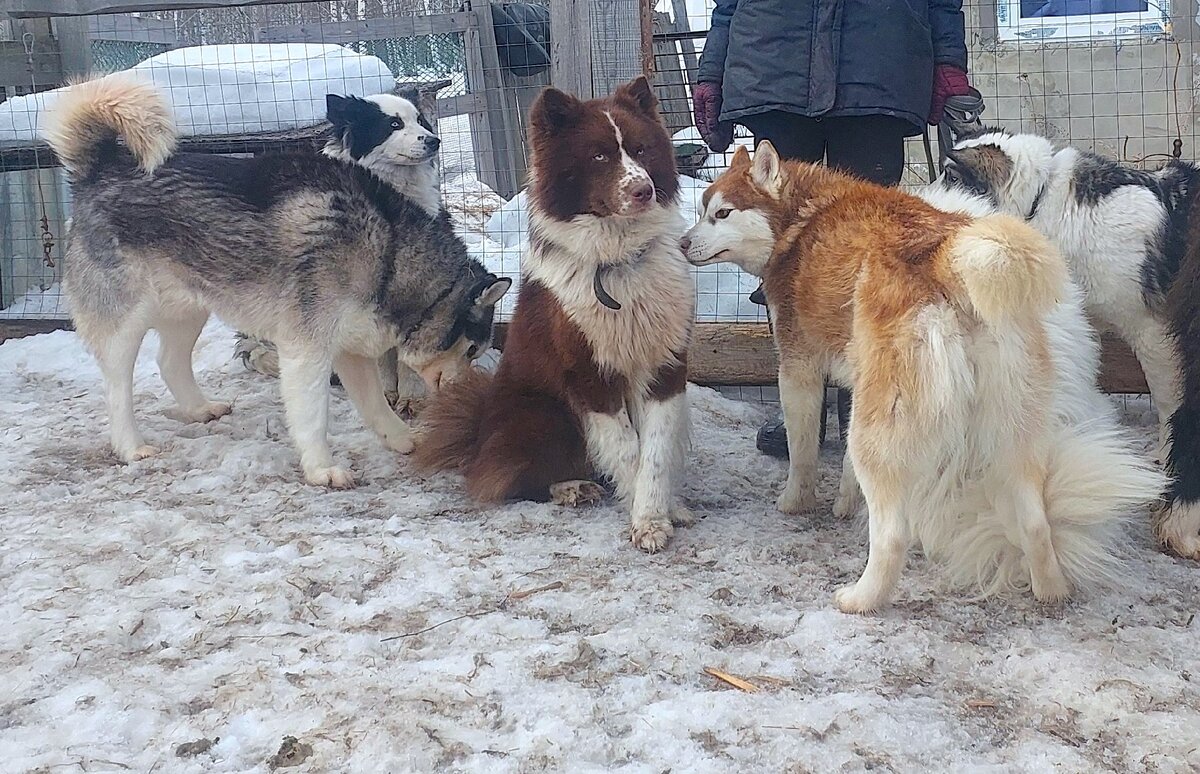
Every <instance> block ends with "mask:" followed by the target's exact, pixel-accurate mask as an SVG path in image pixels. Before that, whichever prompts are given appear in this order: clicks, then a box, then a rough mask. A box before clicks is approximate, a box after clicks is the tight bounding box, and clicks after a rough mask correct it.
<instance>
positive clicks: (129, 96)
mask: <svg viewBox="0 0 1200 774" xmlns="http://www.w3.org/2000/svg"><path fill="white" fill-rule="evenodd" d="M43 134H44V136H45V137H46V138H47V140H48V141H49V142H50V144H51V146H52V147H53V148H54V151H55V152H56V153H57V154H58V156H59V158H60V160H61V161H62V163H63V165H64V166H65V167H66V168H67V170H68V171H69V172H70V173H71V176H72V193H73V196H74V207H75V210H74V215H73V219H72V225H71V231H70V237H69V245H68V248H67V256H66V260H67V265H66V277H65V285H66V292H67V294H68V297H69V300H70V303H71V310H72V316H73V318H74V322H75V326H76V329H77V330H78V332H79V335H80V336H81V337H82V338H83V339H84V341H85V342H86V343H87V345H88V346H89V347H90V348H91V350H92V351H93V352H94V353H95V355H96V357H97V359H98V360H99V362H100V367H101V370H102V371H103V374H104V380H105V389H106V393H107V400H108V411H109V421H110V423H111V434H112V444H113V447H114V449H115V450H116V452H117V454H118V455H119V456H120V457H121V459H122V460H125V461H127V462H128V461H133V460H137V459H141V458H144V457H148V456H151V455H153V454H155V453H156V452H157V449H155V448H154V447H152V446H148V445H147V444H146V443H145V441H144V440H143V439H142V436H141V434H140V433H139V432H138V429H137V426H136V423H135V421H134V413H133V366H134V361H135V359H136V358H137V353H138V349H139V347H140V345H141V341H142V338H143V337H144V336H145V334H146V331H147V330H149V329H150V328H154V329H156V330H157V331H158V334H159V339H160V348H159V354H158V363H159V369H160V371H161V373H162V376H163V380H164V381H165V382H166V384H167V387H168V389H169V390H170V392H171V394H172V395H173V396H174V398H175V400H176V401H177V402H178V403H179V406H180V408H181V409H182V413H183V415H184V416H185V417H186V418H188V419H190V420H192V421H209V420H212V419H216V418H218V417H220V416H223V415H224V414H227V413H228V412H229V405H228V404H225V403H217V402H214V401H211V400H209V399H208V398H206V397H205V396H204V395H203V394H202V393H201V391H200V388H199V386H198V385H197V384H196V379H195V376H194V374H193V371H192V349H193V347H194V345H195V342H196V339H197V337H198V336H199V335H200V332H201V330H202V328H203V327H204V324H205V321H206V320H207V319H208V316H209V313H210V312H213V313H216V314H217V316H218V317H220V318H221V319H222V320H224V321H225V322H226V323H228V324H229V325H231V326H234V327H236V328H238V329H239V330H243V331H246V332H247V333H249V334H251V335H254V336H259V337H262V338H265V339H269V340H271V341H273V342H275V344H276V346H277V347H278V350H279V364H280V381H281V390H282V393H283V399H284V404H285V408H286V414H287V421H288V428H289V430H290V432H291V436H292V439H293V441H294V442H295V444H296V446H297V448H298V449H299V452H300V461H301V465H302V466H303V469H304V474H305V478H306V480H307V481H308V482H309V483H311V484H314V485H322V486H333V487H349V486H353V484H354V478H353V476H352V475H351V474H350V473H349V471H347V470H345V469H344V468H342V467H339V466H338V465H336V464H335V463H334V460H333V455H332V454H331V452H330V449H329V445H328V441H327V438H326V435H327V425H328V397H329V372H330V370H331V369H333V370H334V371H336V373H337V374H338V376H339V377H340V379H341V381H342V383H343V384H344V385H345V387H346V391H347V393H348V394H349V396H350V398H351V400H352V401H353V403H354V404H355V407H356V408H357V409H358V411H359V414H360V415H361V416H362V417H363V419H364V421H365V422H366V424H367V425H368V426H369V427H370V428H371V429H373V430H374V431H375V432H376V433H378V434H379V435H380V437H381V438H382V439H383V442H384V444H385V445H386V446H388V447H389V448H391V449H394V450H396V451H399V452H408V451H410V450H411V448H412V440H411V433H410V430H409V427H408V425H406V424H405V423H404V422H403V420H401V419H400V418H399V417H397V416H396V415H395V413H393V412H392V410H391V408H390V407H389V406H388V404H387V401H386V400H385V398H384V393H383V385H382V383H381V381H380V375H379V368H378V365H377V360H378V358H379V357H380V356H381V355H382V354H383V353H384V352H386V351H387V350H388V349H390V348H392V347H397V348H398V354H399V358H400V359H401V360H402V361H403V362H404V363H405V364H406V365H407V366H409V367H411V368H412V369H413V370H415V371H416V372H417V373H419V374H420V375H421V376H422V378H423V379H424V380H425V382H426V383H427V384H428V385H429V386H430V387H431V388H436V387H437V386H438V385H439V384H440V383H441V382H442V381H443V380H444V379H448V378H453V376H455V375H456V374H457V373H458V372H459V371H460V370H462V369H464V368H465V367H467V366H468V365H469V364H470V361H471V360H472V359H473V358H474V357H476V356H477V355H478V354H479V353H481V352H482V351H484V350H485V349H486V348H487V346H488V345H489V343H490V340H491V334H492V316H493V311H494V306H495V304H496V301H498V300H499V299H500V297H501V296H502V295H503V294H504V292H505V291H507V290H508V288H509V286H510V284H511V281H510V280H508V279H504V278H497V277H495V276H494V275H492V274H489V273H488V272H487V270H486V269H485V268H484V267H483V266H482V265H481V264H480V263H479V262H478V261H475V260H473V259H471V258H470V257H469V256H468V255H467V251H466V247H465V246H464V245H463V243H462V241H461V240H460V239H458V238H457V237H456V236H455V234H454V232H453V229H452V227H451V224H450V222H449V219H448V218H447V217H445V216H438V217H431V216H430V214H429V213H428V212H427V211H426V210H424V209H422V208H421V207H420V206H419V205H417V204H414V203H413V202H412V200H411V199H409V198H407V197H405V196H403V195H401V194H400V193H398V192H397V191H396V189H395V188H393V187H392V186H390V185H388V184H386V183H384V182H382V181H381V180H380V178H378V177H376V176H375V175H374V174H372V173H371V172H369V171H367V170H366V169H365V168H363V166H361V165H358V164H350V163H347V162H345V161H341V160H337V159H334V158H330V157H328V156H324V155H319V154H313V153H293V154H288V153H280V154H267V155H264V156H260V157H258V158H252V159H251V158H229V157H221V156H210V155H203V154H184V153H176V152H175V147H176V140H177V133H176V129H175V126H174V122H173V121H172V118H171V114H170V109H169V107H168V105H167V103H166V101H165V99H164V98H163V95H162V94H161V93H160V92H159V91H158V90H156V89H155V88H154V87H153V86H152V85H149V84H145V83H139V82H136V81H132V80H129V79H128V78H125V77H120V76H109V77H107V78H102V79H100V80H95V81H91V82H89V83H85V84H81V85H79V86H75V87H73V88H71V89H70V90H69V91H68V92H67V93H66V94H65V95H64V96H63V98H62V99H61V100H60V102H59V103H58V105H57V107H56V108H55V110H54V111H53V113H52V114H50V115H49V117H48V120H47V123H46V125H45V126H44V127H43ZM118 140H123V143H124V144H123V145H122V144H120V143H119V142H118Z"/></svg>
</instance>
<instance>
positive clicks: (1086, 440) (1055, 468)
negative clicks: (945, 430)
mask: <svg viewBox="0 0 1200 774" xmlns="http://www.w3.org/2000/svg"><path fill="white" fill-rule="evenodd" d="M1166 483H1167V482H1166V477H1165V476H1164V475H1163V474H1162V472H1161V471H1159V470H1158V468H1156V467H1155V466H1154V465H1152V464H1151V463H1150V462H1149V461H1147V460H1145V459H1143V458H1142V455H1141V454H1139V453H1138V452H1137V450H1136V449H1135V448H1134V446H1133V444H1132V443H1131V442H1130V441H1129V440H1128V439H1126V438H1125V437H1124V436H1123V435H1122V434H1121V431H1120V430H1119V429H1118V428H1117V427H1115V426H1114V425H1113V424H1112V423H1111V422H1110V421H1108V420H1099V421H1094V422H1089V423H1085V424H1081V425H1068V426H1064V427H1062V428H1060V429H1059V430H1058V431H1057V435H1056V437H1055V438H1054V439H1053V446H1052V451H1051V453H1050V457H1049V460H1048V464H1047V477H1046V481H1045V485H1044V487H1043V490H1042V497H1043V503H1044V505H1045V509H1046V520H1047V522H1048V523H1049V525H1050V534H1051V542H1052V543H1053V544H1054V549H1055V553H1056V555H1057V556H1058V562H1059V565H1060V566H1061V567H1062V570H1063V574H1064V575H1066V577H1067V580H1068V581H1069V582H1070V584H1071V587H1072V588H1073V589H1083V588H1088V587H1093V586H1096V585H1110V586H1111V585H1114V584H1115V583H1117V582H1119V580H1120V577H1121V569H1122V548H1123V545H1122V543H1123V539H1124V535H1125V529H1124V527H1125V525H1126V522H1127V521H1128V519H1129V518H1130V517H1132V516H1134V515H1136V514H1137V513H1138V512H1139V511H1145V510H1146V506H1147V505H1149V504H1150V503H1153V502H1154V501H1155V500H1157V499H1158V498H1159V497H1160V496H1161V494H1162V492H1163V489H1164V487H1165V486H1166ZM983 507H984V508H985V509H986V508H987V506H986V505H983ZM1012 529H1013V525H1011V524H1009V523H1007V521H1006V520H1005V519H1003V518H983V519H972V520H971V523H970V524H969V525H967V526H966V527H965V528H964V529H963V530H962V531H961V532H960V533H959V534H958V535H956V536H955V537H954V539H953V540H952V541H951V545H948V546H945V550H944V552H943V554H944V556H945V558H946V560H947V569H948V570H949V572H950V574H951V577H952V578H953V579H954V580H955V581H956V582H957V583H959V584H960V585H972V586H975V587H977V588H979V589H980V590H981V591H982V593H983V594H984V595H988V594H992V593H995V592H997V591H1001V590H1005V589H1025V588H1028V587H1029V584H1030V580H1029V562H1028V560H1027V559H1026V557H1025V555H1024V552H1023V551H1022V550H1021V548H1020V547H1019V546H1018V545H1016V544H1015V543H1014V536H1013V535H1010V534H1007V533H1008V532H1010V531H1011V530H1012Z"/></svg>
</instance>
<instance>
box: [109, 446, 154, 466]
mask: <svg viewBox="0 0 1200 774" xmlns="http://www.w3.org/2000/svg"><path fill="white" fill-rule="evenodd" d="M159 451H160V449H159V448H158V447H157V446H151V445H150V444H147V443H143V444H138V445H137V446H134V447H132V448H129V449H126V450H124V451H118V452H117V456H118V457H120V458H121V461H122V462H124V463H126V464H128V463H130V462H137V461H138V460H144V459H146V458H148V457H153V456H154V455H156V454H158V452H159Z"/></svg>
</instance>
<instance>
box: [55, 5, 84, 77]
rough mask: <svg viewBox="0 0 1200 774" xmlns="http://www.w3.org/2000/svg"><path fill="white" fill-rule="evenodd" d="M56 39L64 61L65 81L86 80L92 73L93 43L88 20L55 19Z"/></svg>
mask: <svg viewBox="0 0 1200 774" xmlns="http://www.w3.org/2000/svg"><path fill="white" fill-rule="evenodd" d="M54 37H55V39H56V40H57V41H58V51H59V56H60V57H61V59H62V70H63V80H70V79H72V78H76V79H78V78H84V77H86V76H88V75H89V74H91V72H92V43H91V35H89V34H88V20H87V18H85V17H82V16H74V17H72V16H63V17H59V18H57V19H54Z"/></svg>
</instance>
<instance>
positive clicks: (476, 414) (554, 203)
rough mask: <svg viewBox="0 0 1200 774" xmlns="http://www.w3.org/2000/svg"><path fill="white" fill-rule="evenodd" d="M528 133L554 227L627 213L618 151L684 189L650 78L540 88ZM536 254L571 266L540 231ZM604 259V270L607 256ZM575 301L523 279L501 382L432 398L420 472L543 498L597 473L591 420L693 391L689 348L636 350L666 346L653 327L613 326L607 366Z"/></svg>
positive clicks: (537, 181) (538, 201) (535, 199)
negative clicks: (571, 88) (592, 90)
mask: <svg viewBox="0 0 1200 774" xmlns="http://www.w3.org/2000/svg"><path fill="white" fill-rule="evenodd" d="M610 117H611V120H610ZM614 122H615V123H616V124H617V125H618V126H619V130H620V134H621V137H622V146H621V147H618V146H617V144H616V134H615V133H614V130H613V123H614ZM530 136H531V145H532V147H533V166H534V175H533V185H532V188H531V198H532V203H533V207H534V208H535V210H536V213H537V214H538V215H539V216H541V217H544V218H546V219H548V220H550V221H562V222H569V221H571V220H572V219H573V218H575V217H576V216H577V215H581V214H582V215H592V216H597V217H601V218H607V217H609V216H613V215H614V214H615V213H616V212H617V211H619V210H620V202H619V199H620V197H621V196H622V195H625V194H624V192H622V190H621V186H622V185H623V183H622V175H624V174H625V173H624V171H623V169H622V167H621V158H620V152H621V150H622V148H623V149H624V152H625V153H627V154H628V155H629V156H630V157H634V158H636V160H637V163H639V164H641V165H642V166H643V167H644V168H645V169H646V172H647V173H648V174H649V176H650V179H651V181H652V183H653V186H654V189H655V193H656V197H657V198H658V200H659V201H660V203H666V202H669V201H670V200H671V199H673V198H674V196H675V194H676V192H677V190H678V178H677V173H676V170H675V166H674V158H673V155H672V151H671V147H670V139H669V137H668V136H667V134H666V131H665V128H664V127H663V125H662V122H661V119H660V117H659V115H658V112H657V105H656V103H655V101H654V98H653V95H652V94H651V92H650V88H649V84H648V83H647V82H646V81H645V79H644V78H639V79H637V80H635V81H633V82H632V83H631V84H627V85H625V86H622V87H620V88H618V89H617V91H616V92H615V93H614V95H613V96H612V97H609V98H607V99H603V100H593V101H590V102H586V103H585V102H580V101H579V100H576V99H575V98H573V97H570V96H568V95H565V94H563V93H561V92H558V91H555V90H553V89H549V90H547V91H545V92H543V94H542V96H541V97H540V98H539V100H538V101H537V103H535V105H534V107H533V109H532V111H531V119H530ZM597 157H601V158H599V159H598V158H597ZM531 247H532V249H533V251H534V252H535V253H536V254H537V256H539V257H540V260H546V261H554V260H557V261H564V260H571V259H570V258H569V256H568V254H567V253H566V252H565V251H563V249H562V248H561V246H558V245H554V244H551V243H550V242H549V241H548V240H547V238H546V237H545V236H544V235H543V234H541V233H539V232H538V230H537V229H536V228H535V229H533V230H532V232H531ZM627 257H628V256H624V255H615V256H613V258H615V259H619V260H624V259H626V258H627ZM598 258H599V262H601V263H606V261H604V260H603V258H604V256H599V257H598ZM681 260H682V259H681ZM585 270H586V269H585ZM587 276H588V278H589V279H590V276H591V273H590V272H588V274H587ZM587 288H588V290H589V291H590V288H591V285H590V282H589V283H587ZM690 292H691V291H690V290H689V293H690ZM568 301H569V302H570V303H579V302H583V303H585V304H586V303H588V301H589V299H576V298H571V299H568V300H560V298H559V297H558V296H557V295H556V291H554V290H552V289H551V288H550V287H548V286H547V285H546V284H544V283H543V282H541V281H539V280H538V279H537V278H536V277H532V276H529V275H528V273H527V275H526V277H525V280H524V282H523V283H522V286H521V290H520V294H519V296H518V298H517V307H516V312H515V314H514V316H513V319H512V322H511V323H510V325H509V328H508V335H507V339H506V341H505V346H504V355H503V357H502V358H501V362H500V366H499V369H498V370H497V372H496V375H495V377H488V376H487V375H485V374H476V375H473V376H472V377H470V378H469V379H468V380H466V381H464V382H463V383H461V384H459V385H452V386H450V387H448V388H447V389H445V390H443V391H442V392H440V393H439V394H438V395H437V396H435V398H434V399H433V400H432V405H431V406H430V408H428V409H427V410H426V411H425V413H424V416H423V417H422V430H421V435H420V437H419V439H418V443H417V448H416V452H415V454H414V460H415V461H416V463H417V464H418V466H420V467H421V468H423V469H426V470H456V471H459V472H461V473H463V474H464V476H465V477H466V479H467V489H468V491H469V492H470V494H471V495H472V497H474V498H476V499H478V500H481V501H484V502H500V501H504V500H509V499H533V500H544V499H547V498H548V497H549V496H550V495H551V487H552V486H553V485H554V484H557V483H560V482H564V481H573V480H579V479H588V478H592V477H593V476H594V474H595V471H594V470H593V466H592V464H591V462H590V460H589V455H588V446H587V441H586V438H585V428H584V424H583V418H584V417H585V416H587V415H588V414H592V413H598V414H607V415H616V414H618V413H619V412H621V411H622V410H623V409H625V408H626V401H627V399H628V398H629V396H630V395H631V394H633V393H638V392H639V391H641V390H644V391H645V393H644V394H645V395H646V396H647V398H648V399H649V400H660V401H661V400H665V399H667V398H670V397H672V396H675V395H678V394H679V393H681V392H682V391H683V390H684V389H685V387H686V379H687V365H686V356H685V355H684V354H683V353H681V352H672V351H671V349H670V345H667V348H666V349H664V350H663V352H662V353H657V350H655V349H654V348H653V347H645V346H641V345H640V343H644V342H643V341H642V340H646V341H651V340H653V341H655V342H657V343H659V344H661V343H662V342H663V341H668V340H669V339H668V337H667V335H666V334H664V335H660V336H657V337H650V336H648V335H647V333H646V331H642V328H645V327H646V326H648V325H649V326H651V327H653V325H654V320H652V319H650V318H649V317H647V318H644V319H643V318H640V317H639V318H631V319H630V320H627V321H628V322H631V324H632V327H629V328H628V330H630V331H635V332H638V331H640V333H636V334H635V335H640V336H641V338H640V339H637V340H633V339H632V338H631V340H629V341H626V340H625V339H624V338H623V337H622V335H620V332H621V331H625V330H626V328H622V327H620V326H616V327H614V326H611V325H610V326H609V327H611V328H613V330H614V331H617V332H618V334H617V335H616V338H617V339H618V341H609V340H607V339H606V340H605V341H606V342H607V344H608V346H609V348H610V349H611V348H613V347H616V349H617V350H619V351H620V352H622V353H625V358H624V360H619V359H615V358H612V357H610V358H609V361H605V360H604V359H603V358H600V357H598V356H597V352H596V347H594V346H593V344H592V341H591V340H589V338H588V336H587V335H585V333H584V331H583V330H582V329H581V328H580V325H579V324H578V323H577V322H575V321H574V320H573V319H572V318H571V317H570V316H569V315H568V314H567V312H566V310H565V308H564V304H565V303H568ZM590 303H591V304H592V305H594V306H595V310H594V312H593V313H594V314H596V315H612V314H616V315H630V314H634V312H633V311H632V310H633V309H636V308H637V307H636V306H631V308H630V309H625V310H621V311H617V312H613V311H610V310H606V309H603V308H601V307H600V306H599V302H597V301H596V300H595V299H590ZM686 322H687V323H690V317H689V318H688V320H687V321H686ZM594 327H595V328H596V329H597V330H599V329H600V328H604V326H603V325H600V324H597V325H596V326H594ZM606 330H607V329H606ZM686 330H687V324H685V325H684V332H685V334H686ZM589 332H590V333H591V334H592V335H593V336H595V335H596V333H597V331H596V330H589ZM685 344H686V338H685ZM680 349H682V348H680ZM647 360H649V361H650V362H643V361H647ZM626 361H628V362H626ZM601 362H607V365H606V366H604V367H602V366H601V365H600V364H599V363H601ZM627 367H628V370H629V372H628V373H626V372H625V370H626V368H627Z"/></svg>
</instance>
